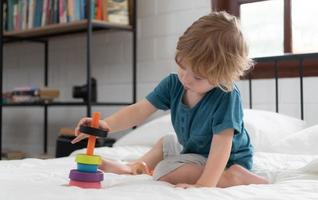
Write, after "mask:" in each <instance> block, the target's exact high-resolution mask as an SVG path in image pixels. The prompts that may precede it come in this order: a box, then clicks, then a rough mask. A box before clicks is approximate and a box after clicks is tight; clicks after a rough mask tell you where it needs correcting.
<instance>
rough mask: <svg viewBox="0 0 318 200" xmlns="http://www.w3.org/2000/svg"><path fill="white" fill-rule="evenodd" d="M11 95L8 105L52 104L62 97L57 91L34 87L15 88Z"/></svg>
mask: <svg viewBox="0 0 318 200" xmlns="http://www.w3.org/2000/svg"><path fill="white" fill-rule="evenodd" d="M9 93H10V95H7V99H6V100H5V102H6V103H35V102H51V101H53V100H54V99H55V98H57V97H59V95H60V92H59V90H57V89H52V88H32V87H23V88H15V89H14V90H12V91H11V92H7V94H9Z"/></svg>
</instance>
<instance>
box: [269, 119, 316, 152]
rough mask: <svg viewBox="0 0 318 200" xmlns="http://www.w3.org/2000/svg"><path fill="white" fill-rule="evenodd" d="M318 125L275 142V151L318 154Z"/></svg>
mask: <svg viewBox="0 0 318 200" xmlns="http://www.w3.org/2000/svg"><path fill="white" fill-rule="evenodd" d="M317 142H318V125H315V126H312V127H309V128H306V129H304V130H301V131H299V132H296V133H294V134H291V135H290V136H288V137H286V138H284V139H283V140H280V141H278V142H276V143H275V144H273V149H272V150H273V152H275V153H288V154H311V155H318V145H317Z"/></svg>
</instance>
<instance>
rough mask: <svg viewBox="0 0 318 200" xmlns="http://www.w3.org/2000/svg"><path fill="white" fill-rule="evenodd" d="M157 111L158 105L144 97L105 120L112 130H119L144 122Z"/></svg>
mask: <svg viewBox="0 0 318 200" xmlns="http://www.w3.org/2000/svg"><path fill="white" fill-rule="evenodd" d="M156 111H157V108H156V107H154V106H153V105H152V104H151V103H150V102H149V101H148V100H146V99H143V100H141V101H139V102H137V103H135V104H132V105H130V106H127V107H125V108H123V109H121V110H119V111H117V112H116V113H114V114H112V115H111V116H109V117H107V118H105V119H104V120H105V121H106V123H107V124H108V126H109V129H110V132H117V131H121V130H125V129H128V128H131V127H134V126H136V125H139V124H141V123H143V122H144V121H145V120H146V119H147V118H148V117H149V116H150V115H151V114H152V113H154V112H156Z"/></svg>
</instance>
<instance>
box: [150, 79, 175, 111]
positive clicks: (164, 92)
mask: <svg viewBox="0 0 318 200" xmlns="http://www.w3.org/2000/svg"><path fill="white" fill-rule="evenodd" d="M172 85H173V75H171V74H170V75H169V76H167V77H166V78H164V79H163V80H162V81H160V83H159V84H158V85H157V86H156V87H155V89H154V90H153V91H152V92H150V93H149V94H148V95H147V96H146V99H147V100H148V101H149V102H150V103H151V104H152V105H153V106H155V107H156V108H158V109H160V110H168V109H170V105H171V88H172Z"/></svg>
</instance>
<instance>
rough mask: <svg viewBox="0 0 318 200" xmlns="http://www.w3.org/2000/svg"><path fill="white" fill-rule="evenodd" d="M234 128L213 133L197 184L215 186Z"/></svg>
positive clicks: (226, 158)
mask: <svg viewBox="0 0 318 200" xmlns="http://www.w3.org/2000/svg"><path fill="white" fill-rule="evenodd" d="M233 134H234V130H233V129H226V130H224V131H223V132H222V133H219V134H215V135H213V139H212V144H211V149H210V153H209V157H208V160H207V163H206V165H205V168H204V170H203V173H202V174H201V176H200V178H199V179H198V181H197V183H196V184H197V185H199V186H205V187H216V185H217V183H218V182H219V180H220V178H221V176H222V173H223V172H224V170H225V167H226V164H227V162H228V160H229V157H230V153H231V148H232V139H233Z"/></svg>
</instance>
